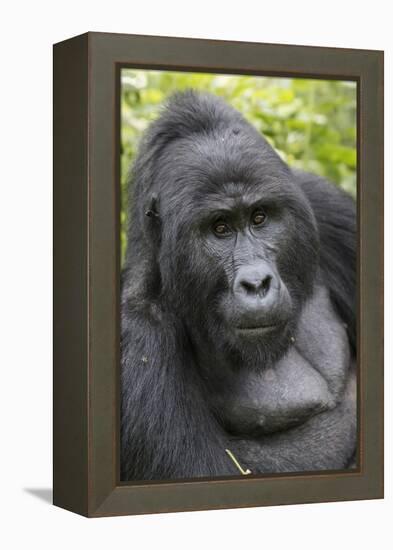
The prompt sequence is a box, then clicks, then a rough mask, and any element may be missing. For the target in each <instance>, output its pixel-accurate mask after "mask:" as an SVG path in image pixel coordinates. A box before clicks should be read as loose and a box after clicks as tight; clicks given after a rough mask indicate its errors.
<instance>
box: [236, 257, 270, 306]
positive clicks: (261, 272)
mask: <svg viewBox="0 0 393 550" xmlns="http://www.w3.org/2000/svg"><path fill="white" fill-rule="evenodd" d="M275 289H277V284H276V277H275V275H274V272H273V270H272V269H271V267H270V266H269V264H267V263H265V262H263V263H260V264H258V265H253V266H244V267H241V268H240V269H239V270H238V272H237V275H236V277H235V281H234V292H235V294H236V295H237V296H238V297H239V298H241V299H242V301H245V302H249V304H250V305H251V304H253V303H256V302H258V303H260V302H261V301H265V300H266V299H267V298H268V297H269V295H270V297H272V294H275V292H274V290H275Z"/></svg>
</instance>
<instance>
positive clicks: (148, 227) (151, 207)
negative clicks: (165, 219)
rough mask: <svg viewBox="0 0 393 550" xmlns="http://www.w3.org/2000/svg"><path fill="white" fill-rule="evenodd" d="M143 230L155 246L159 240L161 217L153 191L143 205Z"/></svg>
mask: <svg viewBox="0 0 393 550" xmlns="http://www.w3.org/2000/svg"><path fill="white" fill-rule="evenodd" d="M144 214H145V220H146V221H145V223H144V226H145V231H146V235H147V237H148V239H149V241H150V243H151V244H152V245H153V247H154V248H155V247H156V246H157V245H158V244H159V242H160V233H161V218H160V213H159V199H158V196H157V194H156V193H153V194H152V195H151V196H150V198H149V200H148V202H147V204H146V206H145V212H144Z"/></svg>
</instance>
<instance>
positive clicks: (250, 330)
mask: <svg viewBox="0 0 393 550" xmlns="http://www.w3.org/2000/svg"><path fill="white" fill-rule="evenodd" d="M278 326H279V325H278V324H275V325H259V326H255V327H235V330H236V332H240V333H241V334H242V333H247V334H252V333H254V332H255V333H259V332H270V331H272V330H274V329H276V328H278Z"/></svg>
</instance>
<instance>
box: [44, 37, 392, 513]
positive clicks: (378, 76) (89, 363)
mask: <svg viewBox="0 0 393 550" xmlns="http://www.w3.org/2000/svg"><path fill="white" fill-rule="evenodd" d="M126 66H128V67H136V68H146V69H147V68H155V69H169V70H193V71H203V72H215V73H231V74H242V73H243V74H254V75H277V76H292V77H309V78H324V79H331V78H336V79H343V80H355V81H356V82H357V88H358V220H359V223H358V227H359V232H358V233H359V237H358V283H359V284H358V289H359V290H358V327H359V334H358V345H359V346H358V349H359V361H358V365H359V382H358V404H359V453H358V469H357V470H356V471H341V472H321V473H302V474H299V475H273V476H272V475H270V476H260V477H252V476H250V477H239V478H238V477H236V478H220V479H212V480H206V479H203V480H186V481H171V482H155V483H153V482H152V483H148V482H138V483H134V484H124V483H120V482H119V468H118V464H119V460H118V432H119V430H118V420H119V412H118V410H119V407H118V403H119V399H118V374H119V269H120V267H119V265H120V263H119V216H118V214H119V88H118V85H119V74H120V67H126ZM53 427H54V503H55V504H56V505H58V506H61V507H63V508H66V509H68V510H71V511H73V512H77V513H80V514H83V515H86V516H90V517H98V516H110V515H120V514H143V513H152V512H172V511H182V510H202V509H213V508H235V507H245V506H262V505H277V504H290V503H305V502H320V501H337V500H355V499H371V498H382V496H383V52H380V51H368V50H350V49H335V48H318V47H315V48H314V47H304V46H283V45H273V44H254V43H245V42H226V41H213V40H191V39H184V38H164V37H151V36H132V35H120V34H106V33H87V34H84V35H81V36H79V37H76V38H72V39H70V40H66V41H64V42H61V43H59V44H56V45H55V46H54V422H53Z"/></svg>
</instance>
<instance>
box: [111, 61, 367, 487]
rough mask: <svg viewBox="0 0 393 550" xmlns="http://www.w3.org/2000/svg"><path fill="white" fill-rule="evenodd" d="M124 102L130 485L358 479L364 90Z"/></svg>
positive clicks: (125, 409)
mask: <svg viewBox="0 0 393 550" xmlns="http://www.w3.org/2000/svg"><path fill="white" fill-rule="evenodd" d="M120 94H121V98H120V108H121V113H120V120H121V124H120V133H121V135H120V143H121V159H120V162H121V182H120V184H121V209H120V210H121V211H120V216H121V219H120V232H121V235H120V243H121V254H120V255H121V322H120V324H121V350H120V356H121V365H120V381H119V384H120V396H121V410H120V431H121V433H120V470H121V472H120V479H121V481H123V482H133V481H141V480H155V481H158V480H176V479H197V478H199V479H200V478H208V479H210V478H217V477H225V476H243V475H244V476H260V475H272V474H289V473H290V474H293V473H304V472H314V473H315V472H329V471H337V470H347V469H351V468H352V469H353V468H357V458H356V457H357V433H358V425H357V406H358V403H357V367H356V264H357V261H356V248H357V246H356V242H357V233H356V225H357V223H356V181H357V180H356V146H357V139H356V134H357V128H356V112H357V102H356V97H357V95H356V94H357V90H356V83H355V82H352V81H339V80H318V79H301V78H296V79H290V78H278V77H274V78H273V77H264V76H245V75H224V74H205V73H191V72H173V71H152V70H140V69H138V70H137V69H131V68H123V69H122V70H121V88H120Z"/></svg>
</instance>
